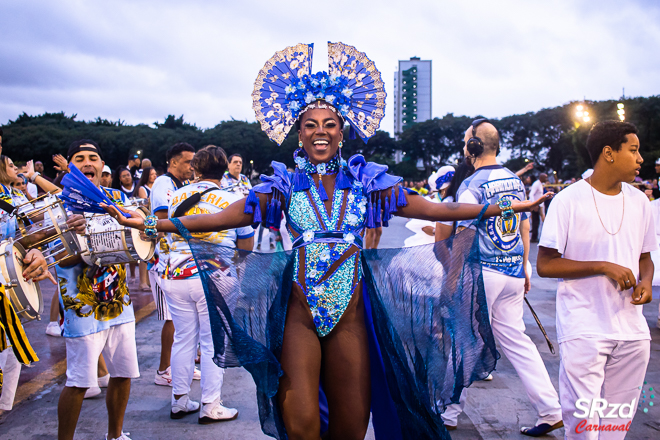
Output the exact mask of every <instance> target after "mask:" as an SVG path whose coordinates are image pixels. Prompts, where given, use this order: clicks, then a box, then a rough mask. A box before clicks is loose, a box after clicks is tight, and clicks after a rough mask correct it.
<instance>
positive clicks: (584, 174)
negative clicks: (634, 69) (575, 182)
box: [582, 168, 594, 179]
mask: <svg viewBox="0 0 660 440" xmlns="http://www.w3.org/2000/svg"><path fill="white" fill-rule="evenodd" d="M593 173H594V170H593V169H592V168H589V169H588V170H587V171H585V172H584V173H582V178H583V179H588V178H589V176H591V175H592V174H593Z"/></svg>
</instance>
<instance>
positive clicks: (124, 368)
mask: <svg viewBox="0 0 660 440" xmlns="http://www.w3.org/2000/svg"><path fill="white" fill-rule="evenodd" d="M67 160H68V161H69V163H70V164H72V165H73V166H75V167H76V168H78V169H79V170H80V171H81V172H82V173H83V174H84V175H85V176H86V177H87V178H88V179H89V180H90V181H91V182H92V183H93V184H94V185H96V186H97V187H98V188H100V189H101V190H102V191H105V192H106V194H107V195H108V197H110V198H111V199H113V200H115V201H116V202H119V203H121V202H124V201H125V199H124V197H123V195H122V194H121V192H119V191H117V190H112V189H109V188H104V187H102V186H101V174H102V172H103V167H104V166H105V162H103V158H102V154H101V149H100V147H99V146H98V144H97V143H96V142H94V141H91V140H87V139H83V140H80V141H75V142H73V143H72V144H71V146H70V147H69V151H68V154H67ZM58 266H59V267H58V269H57V274H58V278H59V289H60V307H61V308H62V309H63V310H64V325H63V328H62V336H64V338H65V341H66V360H67V370H66V384H65V386H64V389H63V390H62V393H61V394H60V399H59V404H58V407H57V416H58V438H59V439H60V440H72V439H73V437H74V434H75V430H76V425H77V423H78V417H79V415H80V409H81V407H82V402H83V398H84V396H85V392H86V391H87V389H88V388H91V387H94V386H97V384H98V377H97V363H98V359H99V355H100V354H103V358H104V359H105V363H106V366H107V370H108V372H109V374H110V381H109V384H108V391H107V396H106V407H107V409H108V433H107V436H106V438H107V439H121V440H130V439H129V437H128V436H127V435H126V434H125V433H123V432H122V428H123V421H124V414H125V412H126V405H127V404H128V398H129V394H130V390H131V379H135V378H138V377H139V376H140V370H139V368H138V360H137V349H136V343H135V314H134V312H133V304H132V303H131V300H130V297H129V292H128V285H127V283H126V270H125V269H124V267H123V265H120V264H118V265H114V266H108V267H99V266H88V265H87V264H85V263H84V262H83V261H82V259H81V258H80V257H79V256H76V257H71V258H68V259H66V260H64V261H62V262H60V264H59V265H58Z"/></svg>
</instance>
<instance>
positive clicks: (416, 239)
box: [403, 194, 442, 247]
mask: <svg viewBox="0 0 660 440" xmlns="http://www.w3.org/2000/svg"><path fill="white" fill-rule="evenodd" d="M424 198H425V199H426V200H428V201H429V202H433V203H442V202H441V201H440V199H438V197H437V195H436V194H433V195H430V196H424ZM426 226H430V227H431V228H433V230H434V231H435V222H431V221H428V220H420V219H417V218H413V219H410V220H408V223H406V228H408V229H410V230H411V231H412V232H414V233H415V235H411V236H410V237H408V238H406V239H405V241H404V242H403V247H411V246H421V245H423V244H430V243H435V235H429V234H427V233H426V232H424V231H423V230H422V229H423V228H424V227H426Z"/></svg>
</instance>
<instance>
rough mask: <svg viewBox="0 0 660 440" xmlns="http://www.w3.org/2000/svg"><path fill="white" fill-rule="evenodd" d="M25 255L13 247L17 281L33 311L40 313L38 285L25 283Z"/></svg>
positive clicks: (12, 255)
mask: <svg viewBox="0 0 660 440" xmlns="http://www.w3.org/2000/svg"><path fill="white" fill-rule="evenodd" d="M23 255H24V254H23V253H22V252H21V251H20V250H19V249H18V248H17V247H16V246H13V247H12V249H11V258H12V259H13V262H14V267H15V268H16V278H17V279H16V281H17V282H18V287H19V288H20V289H21V290H22V291H23V295H24V296H25V299H26V300H27V302H28V303H29V304H30V306H31V307H32V309H34V310H35V311H37V312H38V311H40V310H39V309H40V302H41V295H39V292H38V291H37V285H36V283H35V282H34V281H32V280H29V281H25V279H24V278H23V276H22V275H23V269H24V267H26V266H27V264H25V263H23Z"/></svg>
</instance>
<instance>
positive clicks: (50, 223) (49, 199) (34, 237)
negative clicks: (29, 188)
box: [16, 194, 81, 266]
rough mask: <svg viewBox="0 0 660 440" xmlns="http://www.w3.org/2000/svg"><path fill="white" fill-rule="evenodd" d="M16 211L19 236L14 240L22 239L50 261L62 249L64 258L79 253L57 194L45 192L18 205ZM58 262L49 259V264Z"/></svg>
mask: <svg viewBox="0 0 660 440" xmlns="http://www.w3.org/2000/svg"><path fill="white" fill-rule="evenodd" d="M17 212H18V214H16V222H17V224H18V231H19V233H18V235H19V236H20V237H19V236H17V237H16V239H17V240H19V239H21V243H22V244H23V245H24V246H25V247H27V249H34V248H37V249H41V251H42V252H43V254H44V256H45V257H46V259H47V260H49V262H50V260H55V259H56V256H57V255H58V254H61V253H62V251H66V252H65V253H64V255H65V258H68V257H71V256H75V255H78V254H79V253H80V251H81V249H80V243H79V241H78V237H77V234H76V232H75V231H74V230H73V229H70V228H69V227H68V225H67V224H66V221H67V212H66V209H65V208H64V203H62V201H61V200H60V199H59V198H58V197H57V196H54V195H52V194H45V195H43V196H40V197H39V198H37V199H34V200H33V201H32V202H30V204H25V205H21V206H18V207H17ZM22 239H26V240H22ZM25 243H29V245H26V244H25ZM57 262H58V261H53V262H50V264H49V266H52V265H53V264H56V263H57Z"/></svg>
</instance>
